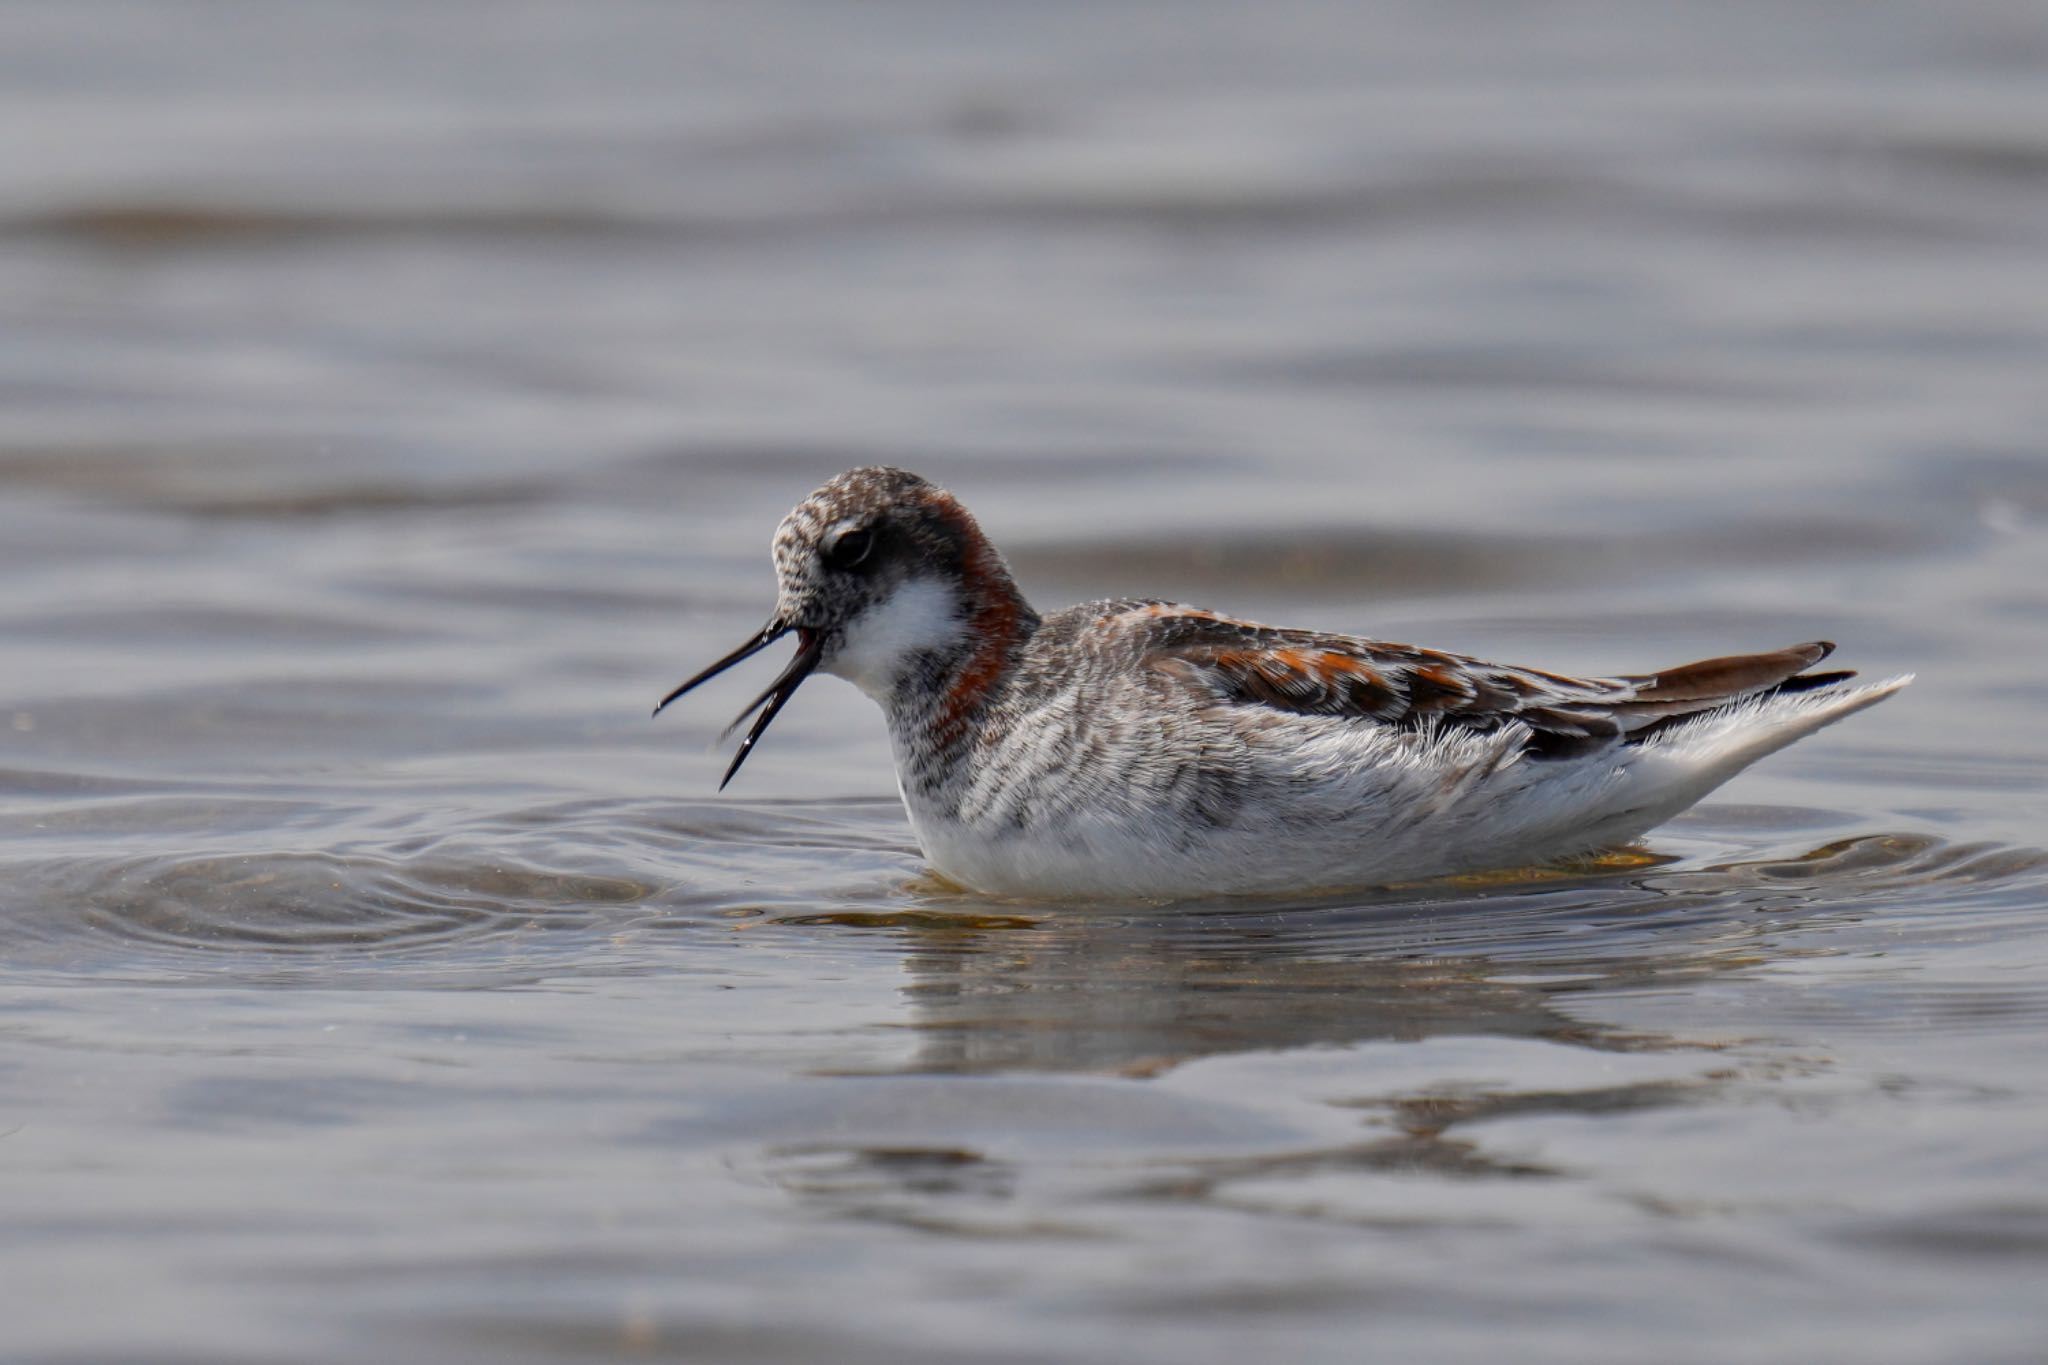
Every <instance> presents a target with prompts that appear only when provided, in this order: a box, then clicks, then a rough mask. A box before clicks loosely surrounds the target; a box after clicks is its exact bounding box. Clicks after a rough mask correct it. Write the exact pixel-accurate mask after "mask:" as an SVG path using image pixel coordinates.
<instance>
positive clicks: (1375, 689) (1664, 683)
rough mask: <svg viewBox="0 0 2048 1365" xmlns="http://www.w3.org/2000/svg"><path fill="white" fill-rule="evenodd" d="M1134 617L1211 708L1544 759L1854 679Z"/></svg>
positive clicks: (1208, 619) (1768, 660) (1777, 665)
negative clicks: (1523, 742) (1426, 730)
mask: <svg viewBox="0 0 2048 1365" xmlns="http://www.w3.org/2000/svg"><path fill="white" fill-rule="evenodd" d="M1142 607H1143V610H1142V613H1138V612H1133V613H1131V614H1130V615H1127V616H1125V617H1124V618H1123V619H1124V620H1125V621H1127V622H1130V623H1131V624H1137V618H1138V617H1140V616H1141V615H1142V620H1143V622H1144V625H1145V627H1146V635H1147V637H1148V647H1147V648H1146V650H1145V658H1146V661H1147V662H1148V663H1150V664H1151V665H1152V666H1153V667H1155V668H1158V669H1161V670H1163V671H1165V672H1167V673H1169V674H1172V675H1174V676H1177V677H1179V678H1181V679H1182V680H1184V681H1186V682H1190V683H1194V684H1196V685H1199V686H1202V687H1204V688H1206V689H1207V690H1209V691H1210V692H1211V693H1213V694H1214V695H1216V696H1217V697H1218V699H1219V700H1223V701H1226V702H1231V703H1236V704H1239V705H1250V706H1264V707H1272V708H1275V709H1278V710H1283V711H1292V712H1296V713H1298V714H1301V715H1317V716H1348V717H1354V718H1357V719H1360V720H1372V721H1377V722H1379V723H1380V724H1383V725H1394V726H1400V727H1404V728H1412V727H1416V726H1421V725H1424V724H1429V723H1437V724H1443V725H1453V726H1458V727H1462V728H1465V729H1470V730H1476V731H1489V730H1497V729H1499V728H1501V727H1502V726H1504V725H1507V724H1509V723H1511V722H1517V721H1519V722H1520V723H1522V724H1524V725H1526V726H1528V727H1529V730H1530V732H1531V737H1530V748H1531V750H1532V751H1533V752H1536V753H1539V754H1545V755H1560V754H1564V753H1571V752H1580V751H1583V750H1584V749H1586V748H1588V747H1597V746H1599V745H1600V744H1603V743H1607V742H1611V741H1614V740H1622V739H1629V738H1640V737H1646V734H1647V732H1648V731H1650V730H1651V729H1653V728H1656V727H1661V726H1663V725H1664V724H1666V723H1669V722H1671V721H1674V720H1677V719H1680V718H1683V717H1685V716H1691V715H1695V714H1698V713H1699V712H1702V711H1709V710H1712V709H1713V708H1715V707H1717V706H1723V705H1726V704H1727V703H1729V702H1732V701H1736V700H1738V699H1740V698H1742V697H1746V696H1752V695H1755V694H1757V693H1762V692H1770V691H1776V690H1780V689H1782V690H1786V691H1803V690H1806V689H1808V688H1810V687H1818V686H1826V685H1830V684H1832V683H1834V682H1838V681H1840V680H1841V679H1842V678H1845V677H1850V676H1853V675H1852V674H1847V673H1844V674H1814V675H1808V676H1807V677H1801V676H1799V675H1800V673H1801V671H1802V670H1803V669H1806V668H1809V667H1811V666H1812V665H1813V664H1816V663H1818V662H1820V661H1821V660H1822V659H1824V658H1826V657H1827V656H1828V654H1829V653H1830V652H1831V651H1832V650H1833V649H1834V646H1833V645H1832V644H1830V643H1828V642H1826V641H1816V642H1814V643H1812V644H1804V645H1794V646H1793V647H1792V648H1790V649H1781V650H1776V651H1773V652H1771V653H1767V654H1743V655H1730V656H1728V657H1725V658H1718V659H1702V660H1700V661H1699V662H1697V663H1690V664H1681V665H1679V666H1678V667H1676V668H1668V669H1663V670H1661V671H1659V672H1656V673H1640V674H1628V675H1624V676H1622V677H1616V678H1572V677H1566V676H1564V675H1561V674H1555V673H1543V672H1539V671H1537V670H1534V669H1523V668H1512V667H1508V666H1505V665H1501V664H1489V663H1485V662H1483V661H1481V660H1478V659H1472V658H1468V657H1465V656H1463V655H1457V654H1446V653H1442V652H1440V651H1437V650H1430V649H1418V648H1416V647H1414V646H1412V645H1399V644H1390V643H1386V642H1383V641H1378V640H1366V639H1360V638H1357V637H1354V636H1346V635H1323V634H1318V633H1316V632H1312V631H1298V630H1279V629H1275V628H1273V627H1271V626H1260V625H1254V624H1252V623H1250V622H1245V621H1233V620H1230V619H1228V618H1226V617H1219V616H1215V615H1211V614H1209V613H1198V612H1192V611H1190V612H1185V613H1183V612H1179V611H1174V610H1172V609H1168V608H1164V607H1162V606H1161V605H1160V604H1154V603H1146V604H1142Z"/></svg>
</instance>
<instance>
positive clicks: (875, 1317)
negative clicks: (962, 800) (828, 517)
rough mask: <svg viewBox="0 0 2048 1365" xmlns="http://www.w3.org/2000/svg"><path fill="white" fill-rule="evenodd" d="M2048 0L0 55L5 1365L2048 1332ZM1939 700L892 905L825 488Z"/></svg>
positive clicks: (1047, 572) (1060, 544)
mask: <svg viewBox="0 0 2048 1365" xmlns="http://www.w3.org/2000/svg"><path fill="white" fill-rule="evenodd" d="M2044 77H2048V21H2044V19H2043V17H2042V14H2041V13H2040V11H2039V9H2038V7H2036V6H2025V5H1998V4H1991V3H1975V4H1968V3H1966V4H1962V5H1950V6H1943V7H1939V8H1935V9H1920V8H1911V7H1906V6H1902V5H1900V6H1894V5H1872V4H1867V3H1855V4H1850V3H1847V2H1846V0H1844V2H1843V3H1814V4H1807V5H1799V6H1783V5H1774V6H1762V5H1758V6H1748V5H1736V6H1714V7H1700V8H1692V9H1688V8H1681V7H1675V6H1674V7H1641V6H1624V5H1606V4H1587V5H1571V6H1546V7H1506V6H1490V5H1479V6H1472V5H1465V6H1458V5H1450V6H1446V5H1422V4H1376V5H1371V6H1366V7H1359V8H1351V9H1343V10H1335V9H1327V8H1324V7H1317V6H1300V7H1296V6H1292V5H1277V6H1276V5H1268V6H1221V5H1217V6H1209V5H1186V6H1183V5H1176V6H1171V7H1168V6H1157V7H1154V6H1147V5H1134V4H1133V5H1116V6H1096V7H1088V8H1083V9H1073V10H1063V11H1059V10H1046V9H1044V8H1043V7H1004V6H932V5H920V4H914V3H902V4H894V3H892V4H886V5H863V6H826V5H804V4H794V5H789V6H782V7H774V8H768V7H763V6H740V7H716V6H704V7H697V6H665V5H659V6H658V5H632V4H624V3H616V4H615V3H606V4H601V5H594V4H580V5H573V6H572V5H557V4H538V3H536V4H524V5H510V6H502V5H500V6H489V7H486V6H480V5H472V4H468V3H459V2H457V0H451V2H450V3H447V4H441V5H434V6H414V5H404V6H401V5H396V4H392V5H381V4H338V3H337V4H303V5H293V6H275V7H242V6H230V5H225V4H221V5H211V4H190V5H174V4H139V3H138V4H127V5H123V4H117V3H108V4H98V5H93V6H89V7H82V6H76V5H70V4H60V3H56V2H55V0H44V2H43V3H36V2H35V0H20V2H19V3H16V4H12V5H10V6H8V7H6V8H5V9H0V111H4V112H5V113H6V114H7V115H8V117H7V118H5V119H4V120H0V316H4V317H5V319H6V326H5V327H4V328H0V395H4V399H5V401H4V403H0V575H4V581H5V584H6V588H7V590H6V591H5V592H4V593H0V658H4V660H5V665H6V666H5V668H4V670H0V1078H4V1082H5V1084H4V1089H0V1094H4V1096H5V1101H4V1104H0V1210H4V1217H0V1303H4V1305H5V1307H6V1309H7V1314H8V1328H7V1332H6V1338H7V1342H8V1348H7V1353H8V1354H10V1355H11V1356H12V1357H15V1358H20V1359H25V1360H48V1361H58V1360H63V1361H72V1360H86V1359H92V1360H101V1359H161V1360H180V1361H183V1360H193V1361H198V1360H205V1361H222V1360H251V1361H254V1360H276V1359H307V1360H314V1359H317V1360H337V1361H339V1360H350V1361H355V1360H361V1361H380V1362H381V1361H388V1360H393V1359H427V1358H432V1359H451V1360H462V1359H474V1360H492V1361H499V1360H549V1361H554V1360H569V1359H607V1358H614V1357H618V1358H637V1357H645V1356H656V1357H663V1356H665V1357H670V1358H675V1359H685V1360H691V1361H713V1360H736V1361H737V1360H759V1361H793V1360H820V1361H823V1360H831V1361H835V1362H840V1361H864V1360H874V1361H890V1362H901V1361H927V1360H928V1361H934V1362H959V1361H986V1362H1010V1361H1043V1360H1069V1361H1082V1360H1101V1359H1109V1358H1118V1359H1147V1360H1173V1361H1193V1362H1200V1361H1218V1362H1222V1361H1231V1362H1236V1361H1240V1360H1242V1359H1244V1358H1246V1357H1247V1356H1248V1355H1253V1354H1256V1355H1259V1356H1261V1357H1265V1358H1272V1359H1284V1360H1290V1361H1292V1360H1304V1361H1305V1360H1331V1361H1338V1360H1343V1361H1349V1360H1356V1359H1361V1358H1365V1357H1367V1356H1370V1357H1372V1358H1376V1359H1408V1358H1414V1359H1431V1360H1440V1361H1463V1360H1469V1361H1496V1360H1501V1359H1516V1360H1560V1361H1562V1360H1570V1361H1574V1362H1580V1361H1589V1360H1595V1361H1605V1360H1612V1361H1631V1362H1633V1361H1640V1360H1644V1359H1651V1358H1655V1359H1664V1360H1681V1361H1682V1360H1702V1361H1705V1360H1717V1361H1718V1360H1727V1359H1736V1358H1741V1359H1759V1360H1761V1359H1783V1360H1794V1359H1796V1360H1802V1361H1825V1360H1855V1361H1858V1362H1868V1361H1923V1360H1924V1361H1933V1360H1941V1361H1955V1360H1973V1361H2019V1360H2031V1359H2037V1358H2038V1357H2039V1352H2040V1342H2041V1341H2042V1340H2043V1339H2044V1338H2048V1314H2044V1309H2043V1307H2042V1300H2041V1295H2040V1285H2041V1283H2042V1280H2043V1275H2044V1272H2048V1050H2044V1049H2043V1047H2042V1046H2041V1040H2042V1037H2043V1033H2044V1028H2048V851H2044V850H2048V829H2044V821H2043V815H2044V813H2048V797H2044V786H2048V726H2044V725H2043V724H2042V721H2041V717H2042V715H2043V708H2044V704H2048V684H2044V682H2043V681H2042V679H2043V672H2044V668H2043V666H2044V664H2048V588H2044V586H2043V584H2044V582H2048V385H2044V383H2043V380H2042V376H2043V375H2044V374H2048V313H2044V312H2043V307H2042V298H2043V297H2044V295H2043V288H2044V286H2048V79H2044ZM876 460H887V461H891V462H896V463H902V464H907V465H909V466H911V467H913V468H917V469H919V470H921V471H923V472H925V473H927V474H929V475H931V476H933V477H935V478H937V479H940V480H941V481H943V482H945V483H947V484H949V485H950V486H952V487H954V488H955V489H956V490H957V491H958V492H959V493H960V494H961V495H962V496H963V498H965V499H966V500H967V501H968V503H969V504H970V505H971V506H972V507H974V508H975V509H976V510H977V511H978V513H979V514H980V515H981V518H982V520H983V522H984V524H985V525H986V526H987V527H988V529H989V530H990V531H991V532H992V534H994V535H995V536H996V537H997V539H998V540H999V542H1000V543H1001V544H1002V545H1003V546H1004V547H1005V548H1006V549H1007V550H1009V551H1010V553H1011V555H1012V558H1013V561H1014V563H1015V565H1016V567H1017V568H1018V570H1019V573H1020V576H1021V577H1022V579H1023V581H1024V584H1025V586H1026V589H1027V591H1029V592H1030V593H1031V594H1032V595H1033V596H1034V597H1035V598H1036V599H1037V600H1038V601H1039V602H1040V604H1041V605H1047V606H1050V605H1058V604H1060V603H1063V602H1065V601H1069V600H1074V599H1076V598H1081V597H1088V596H1100V595H1106V594H1122V593H1153V594H1159V595H1166V596H1178V597H1185V598H1190V599H1193V600H1197V601H1201V602H1205V603H1207V604H1210V605H1213V606H1216V607H1219V608H1224V609H1229V610H1234V611H1238V612H1242V613H1246V614H1254V615H1258V616H1261V617H1264V618H1267V619H1276V620H1282V621H1289V622H1300V623H1304V624H1316V625H1321V626H1325V627H1330V628H1337V629H1353V630H1361V631H1368V632H1371V633H1375V634H1380V635H1384V636H1389V637H1393V638H1400V639H1417V640H1421V641H1423V642H1425V643H1428V644H1433V645H1439V646H1444V647H1449V648H1455V649H1464V650H1470V651H1474V652H1478V653H1482V654H1487V655H1492V656H1496V657H1500V658H1504V659H1507V660H1510V661H1514V662H1519V663H1527V664H1532V665H1537V666H1543V667H1552V668H1563V669H1583V670H1588V671H1603V670H1605V671H1613V670H1630V669H1640V668H1645V667H1653V666H1658V665H1664V664H1670V663H1674V662H1677V661H1679V660H1682V659H1686V658H1691V657H1697V656H1701V655H1707V654H1714V653H1720V652H1726V651H1732V650H1737V649H1745V648H1764V647H1772V646H1776V645H1781V644H1784V643H1787V642H1790V641H1793V640H1800V639H1808V638H1813V637H1816V636H1826V637H1829V638H1834V639H1837V640H1839V641H1840V642H1841V643H1842V652H1841V656H1840V657H1841V659H1842V660H1843V662H1844V663H1846V664H1847V665H1848V666H1852V667H1857V668H1861V669H1864V670H1866V671H1868V672H1870V673H1873V674H1878V675H1883V674H1887V673H1891V672H1898V671H1906V670H1913V671H1917V672H1918V673H1919V675H1920V681H1919V682H1918V683H1917V684H1916V685H1915V686H1914V687H1913V688H1912V689H1910V690H1909V691H1908V692H1906V693H1905V694H1903V695H1902V696H1901V697H1899V698H1898V699H1896V700H1894V701H1890V702H1887V703H1886V704H1885V705H1884V706H1883V707H1882V708H1880V709H1879V710H1877V711H1874V712H1871V713H1869V714H1867V715H1864V716H1859V717H1856V718H1854V719H1852V720H1850V721H1848V722H1846V723H1844V724H1843V725H1842V726H1840V727H1838V728H1836V729H1832V730H1829V731H1827V732H1826V733H1824V734H1823V735H1821V736H1818V737H1816V738H1814V739H1811V740H1808V741H1806V742H1803V743H1802V744H1800V745H1799V746H1797V747H1796V748H1794V749H1792V750H1789V751H1787V752H1786V753H1783V754H1781V755H1778V756H1776V757H1775V758H1773V759H1771V760H1769V761H1768V762H1766V763H1765V764H1764V765H1763V766H1762V767H1760V768H1759V769H1757V770H1756V771H1754V772H1753V773H1750V774H1748V775H1745V776H1744V777H1742V778H1741V779H1739V780H1738V781H1737V782H1735V783H1733V784H1731V785H1730V786H1729V787H1727V788H1725V789H1724V790H1723V791H1722V792H1721V793H1719V794H1718V797H1717V799H1716V800H1715V801H1713V802H1712V803H1710V804H1708V805H1707V806H1705V807H1703V808H1702V809H1700V810H1698V811H1696V812H1694V813H1692V814H1690V815H1688V816H1687V817H1685V818H1683V819H1681V820H1679V821H1678V822H1676V823H1674V824H1673V825H1671V826H1669V827H1668V828H1666V829H1664V830H1662V831H1659V832H1658V833H1656V834H1655V835H1653V836H1652V837H1651V838H1650V839H1649V840H1647V841H1646V843H1645V844H1644V845H1642V846H1641V847H1640V848H1637V849H1633V850H1628V851H1624V852H1621V853H1618V854H1616V855H1615V856H1613V857H1610V858H1607V859H1605V860H1602V861H1601V862H1599V863H1597V864H1588V865H1584V866H1579V867H1572V868H1561V869H1551V870H1539V871H1532V872H1530V873H1528V874H1526V875H1514V876H1502V877H1496V878H1490V879H1477V880H1471V881H1464V882H1456V883H1447V884H1434V885H1428V886H1416V887H1404V888H1395V889H1392V890H1389V891H1386V892H1381V893H1376V894H1373V895H1370V896H1351V897H1345V898H1340V899H1327V900H1315V901H1312V902H1307V903H1300V904H1281V903H1275V902H1257V903H1243V904H1230V903H1218V904H1212V905H1194V906H1186V907H1178V908H1173V909H1152V908H1142V907H1139V908H1133V907H1131V906H1098V907H1091V906H1068V907H1058V908H1046V907H1039V906H1032V905H1027V904H1019V903H1009V902H991V901H981V900H976V899H973V898H969V897H965V896H962V895H960V894H957V893H953V892H949V891H947V890H945V889H944V888H942V887H941V886H939V885H938V884H936V883H933V882H930V881H928V880H926V879H925V878H924V877H923V875H922V872H921V867H920V862H919V858H918V855H917V852H916V849H915V847H914V845H913V843H912V841H911V839H910V835H909V831H908V829H907V826H906V825H905V823H904V821H903V819H902V816H901V814H900V812H899V810H898V808H897V806H896V804H895V801H894V798H893V796H892V795H891V791H892V785H893V784H892V781H891V778H890V776H889V773H888V771H887V767H886V764H887V755H886V748H885V744H884V740H883V736H882V731H881V725H880V721H879V717H878V716H877V715H876V714H875V713H874V712H873V709H872V708H871V707H870V706H869V705H868V703H866V702H865V701H864V700H862V699H861V698H859V697H858V696H857V695H856V694H854V693H853V692H852V691H851V689H848V688H845V687H844V686H843V685H841V684H838V683H833V682H821V683H818V684H814V685H813V686H812V687H809V688H807V689H805V691H804V693H803V695H802V698H801V700H800V702H799V703H798V704H797V705H796V706H795V707H794V708H793V709H792V710H790V711H789V712H787V713H785V715H784V717H783V718H782V719H781V720H780V721H778V722H777V725H776V728H775V730H774V731H773V732H772V733H771V735H770V736H769V738H768V739H767V740H766V741H764V743H763V745H762V748H761V751H760V752H759V753H758V754H757V755H756V756H755V757H754V758H753V759H752V760H751V762H750V763H749V765H748V767H747V769H746V771H745V772H744V774H743V775H742V776H741V778H740V779H739V780H738V781H737V782H736V783H735V785H734V787H733V788H732V789H731V791H730V792H728V793H727V794H725V795H722V796H721V795H718V794H716V792H715V786H716V781H717V776H718V773H719V772H720V771H721V768H722V759H721V756H720V755H719V754H718V753H717V752H715V750H714V747H713V746H714V740H715V737H716V734H717V732H718V730H719V728H720V727H721V726H722V725H723V724H724V722H725V721H726V720H727V719H728V718H729V716H730V715H731V713H732V712H733V711H734V710H736V709H737V708H738V706H739V704H740V703H741V702H742V701H743V700H744V699H745V697H746V696H748V695H750V692H751V690H752V689H753V688H754V687H758V685H759V683H760V681H761V679H759V678H756V677H753V676H752V675H747V676H743V677H736V678H733V679H730V680H723V681H721V682H720V683H719V684H717V685H715V686H714V687H712V688H708V689H706V691H707V694H708V695H706V696H704V697H702V698H695V697H693V698H692V699H691V701H690V703H689V704H688V705H687V706H685V707H681V708H675V709H672V710H671V712H670V713H668V714H665V715H664V716H663V717H662V719H661V720H660V721H659V722H658V723H655V722H650V721H649V720H648V718H647V712H648V709H649V707H650V706H651V704H652V703H653V701H654V699H655V698H657V697H658V696H660V695H661V694H662V693H663V692H664V691H666V690H667V689H668V687H669V686H671V685H672V684H673V683H674V682H675V681H676V679H677V678H679V677H680V676H682V675H683V674H684V673H686V672H688V671H692V670H693V669H694V668H695V667H696V666H698V665H699V664H701V663H703V662H705V661H707V660H708V659H710V658H711V657H714V656H715V655H716V654H717V653H720V652H722V651H723V650H724V649H725V648H727V647H729V646H730V645H731V644H733V643H735V642H737V641H738V640H739V639H740V638H741V637H742V636H743V635H744V633H745V632H747V631H748V630H750V629H752V628H753V627H755V626H757V625H758V623H759V621H760V619H761V615H762V612H763V611H764V609H765V608H766V606H767V604H768V601H769V593H770V577H769V571H768V566H767V562H766V542H767V536H768V533H769V531H770V529H771V528H772V526H773V524H774V522H775V521H776V519H777V518H779V517H780V516H781V514H782V513H783V512H784V511H785V510H786V509H787V507H788V506H789V504H790V503H791V502H793V501H794V500H795V499H796V498H797V497H799V496H801V495H802V494H803V493H805V492H806V491H808V490H809V489H810V488H811V487H812V486H814V485H815V484H816V483H817V482H819V481H820V480H821V479H822V478H824V477H826V476H827V475H829V474H831V473H833V472H836V471H837V470H838V469H841V468H844V467H846V466H849V465H852V464H856V463H864V462H871V461H876Z"/></svg>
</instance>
